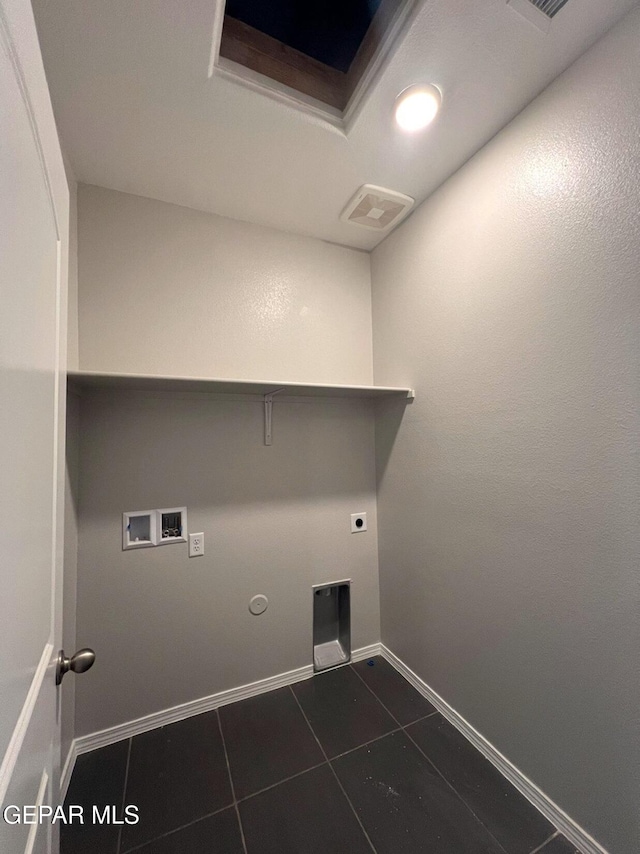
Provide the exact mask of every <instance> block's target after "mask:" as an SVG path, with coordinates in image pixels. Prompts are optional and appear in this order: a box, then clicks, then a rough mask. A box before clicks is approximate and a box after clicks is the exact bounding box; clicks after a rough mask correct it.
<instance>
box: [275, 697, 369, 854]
mask: <svg viewBox="0 0 640 854" xmlns="http://www.w3.org/2000/svg"><path fill="white" fill-rule="evenodd" d="M289 690H290V691H291V693H292V694H293V699H294V700H295V701H296V703H297V704H298V708H299V709H300V712H301V714H302V717H303V718H304V719H305V721H306V722H307V726H308V727H309V729H310V730H311V734H312V735H313V737H314V738H315V740H316V741H317V743H318V747H319V748H320V750H321V751H322V755H323V756H324V758H325V759H326V761H327V764H328V765H329V768H330V769H331V773H332V774H333V777H334V779H335V781H336V783H337V784H338V786H339V787H340V791H341V792H342V794H343V795H344V796H345V798H346V801H347V803H348V804H349V807H350V808H351V812H352V813H353V814H354V816H355V819H356V821H357V822H358V824H359V825H360V830H361V831H362V832H363V833H364V835H365V838H366V840H367V842H368V843H369V846H370V847H371V850H372V851H373V854H377V851H376V849H375V847H374V845H373V842H372V841H371V839H370V838H369V834H368V833H367V831H366V830H365V828H364V824H363V823H362V821H361V820H360V816H359V815H358V813H357V812H356V809H355V807H354V806H353V804H352V803H351V799H350V797H349V795H348V794H347V793H346V792H345V789H344V786H343V785H342V783H341V782H340V778H339V777H338V775H337V774H336V771H335V768H334V767H333V765H332V764H331V762H330V761H329V757H328V756H327V752H326V750H325V749H324V747H323V746H322V744H321V743H320V739H319V738H318V736H317V735H316V733H315V730H314V728H313V727H312V726H311V722H310V721H309V718H308V717H307V716H306V714H305V711H304V709H303V708H302V705H301V703H300V700H298V698H297V697H296V694H295V691H294V690H293V688H292V687H291V685H289Z"/></svg>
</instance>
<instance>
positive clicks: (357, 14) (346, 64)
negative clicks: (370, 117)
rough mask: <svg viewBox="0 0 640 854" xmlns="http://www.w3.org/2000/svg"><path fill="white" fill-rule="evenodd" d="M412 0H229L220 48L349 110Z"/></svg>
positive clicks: (225, 54)
mask: <svg viewBox="0 0 640 854" xmlns="http://www.w3.org/2000/svg"><path fill="white" fill-rule="evenodd" d="M406 6H408V2H407V0H269V2H268V3H265V2H264V0H227V2H226V7H225V15H224V21H223V27H222V37H221V42H220V56H221V57H223V58H224V59H228V60H231V61H232V62H235V63H238V64H240V65H242V66H244V67H245V68H248V69H250V70H252V71H254V72H257V73H258V74H262V75H264V76H265V77H269V78H270V79H271V80H274V81H276V82H277V83H280V84H283V85H284V86H287V87H289V88H290V89H294V90H295V91H297V92H300V93H302V94H303V95H307V96H309V97H311V98H315V99H316V100H318V101H321V102H322V103H323V104H327V105H328V106H330V107H333V108H335V109H337V110H340V111H343V110H344V109H345V107H346V106H347V104H348V102H349V99H350V98H351V96H352V95H353V93H354V91H355V89H356V87H357V85H358V83H359V82H360V80H361V79H362V77H363V75H364V73H365V71H366V70H367V69H368V67H369V65H370V63H371V61H372V59H373V58H374V57H375V56H376V53H377V52H378V50H379V48H380V47H381V45H382V44H383V42H384V41H385V37H386V36H387V35H388V33H389V31H390V29H391V27H392V26H393V25H394V23H395V22H396V21H397V20H398V15H399V14H400V12H401V10H403V8H404V7H406Z"/></svg>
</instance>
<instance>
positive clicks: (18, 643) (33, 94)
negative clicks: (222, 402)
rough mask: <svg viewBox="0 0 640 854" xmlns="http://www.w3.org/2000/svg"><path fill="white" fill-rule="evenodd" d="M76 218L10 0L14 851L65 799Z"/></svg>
mask: <svg viewBox="0 0 640 854" xmlns="http://www.w3.org/2000/svg"><path fill="white" fill-rule="evenodd" d="M68 210H69V198H68V189H67V184H66V180H65V175H64V168H63V163H62V157H61V153H60V147H59V144H58V139H57V135H56V130H55V123H54V120H53V113H52V109H51V104H50V101H49V94H48V90H47V86H46V81H45V76H44V69H43V67H42V60H41V57H40V50H39V47H38V39H37V35H36V29H35V23H34V20H33V14H32V11H31V5H30V3H29V2H28V0H0V761H1V763H2V764H1V765H0V804H1V805H2V806H1V808H2V813H0V851H1V852H2V854H18V852H20V854H23V852H38V854H41V852H43V854H44V852H47V854H49V852H52V851H56V850H57V838H56V833H55V832H54V831H52V826H51V823H50V822H45V823H44V824H37V823H36V824H24V823H22V821H21V822H20V823H19V824H13V823H9V822H10V821H13V820H14V819H15V816H16V811H14V810H7V809H6V808H7V807H8V806H10V805H16V806H19V807H24V806H25V805H38V804H39V803H42V804H45V805H51V804H54V805H55V804H56V801H57V799H58V786H59V782H58V778H59V767H60V728H59V721H58V716H59V708H58V706H59V703H58V700H57V695H58V694H59V691H57V690H56V687H55V660H56V657H57V653H58V649H59V647H60V638H61V599H62V597H61V592H62V561H61V556H62V531H63V527H62V513H63V506H62V501H63V494H64V493H63V485H64V479H63V477H62V474H63V468H62V467H63V466H64V445H63V443H64V423H65V422H64V405H65V384H64V383H65V371H66V358H65V350H66V274H67V257H66V256H67V243H68ZM71 652H73V651H71ZM68 678H70V677H68ZM27 817H28V818H29V815H28V816H27ZM22 818H23V817H22ZM6 819H8V820H9V821H7V820H6Z"/></svg>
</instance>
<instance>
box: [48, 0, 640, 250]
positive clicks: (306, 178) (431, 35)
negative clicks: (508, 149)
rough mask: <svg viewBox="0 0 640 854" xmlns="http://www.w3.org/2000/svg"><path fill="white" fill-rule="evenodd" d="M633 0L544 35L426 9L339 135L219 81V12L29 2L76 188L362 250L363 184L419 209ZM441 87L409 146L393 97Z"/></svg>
mask: <svg viewBox="0 0 640 854" xmlns="http://www.w3.org/2000/svg"><path fill="white" fill-rule="evenodd" d="M636 2H637V0H569V2H568V4H567V5H566V6H565V7H564V8H563V9H562V10H561V11H560V12H559V14H558V15H557V16H556V17H555V18H554V19H553V21H552V23H551V28H550V30H549V32H548V33H546V34H545V33H543V32H541V31H540V30H539V29H537V28H536V27H535V26H534V25H532V24H531V23H530V22H529V21H527V20H526V19H525V18H524V17H522V16H521V15H519V14H518V13H517V12H516V11H514V9H513V8H512V7H511V6H510V5H508V4H507V3H506V2H505V0H424V2H421V3H419V4H418V9H417V11H416V12H415V14H414V17H413V18H412V21H411V24H410V26H409V28H408V30H407V32H406V33H405V34H404V35H403V37H402V38H401V40H400V41H399V43H398V44H397V45H396V48H395V50H394V53H393V56H392V57H391V59H390V61H389V62H388V64H387V65H386V67H385V68H384V70H383V71H382V73H381V75H380V76H379V78H378V79H377V81H376V83H375V85H374V86H373V87H372V89H371V90H370V92H369V95H368V97H367V99H366V101H365V102H364V106H363V108H362V110H361V111H360V113H359V115H358V117H357V119H356V120H355V122H354V124H353V126H352V127H351V128H350V129H349V131H348V132H347V133H345V132H344V130H341V129H339V128H337V127H335V126H333V125H331V124H330V123H328V122H324V121H323V120H322V119H320V118H318V117H314V116H312V115H309V114H308V113H306V112H303V111H300V110H297V109H295V108H292V107H291V106H290V105H287V104H284V103H281V102H278V101H276V100H273V99H271V98H269V97H267V96H265V95H264V94H261V93H258V92H256V91H252V90H250V89H248V88H246V87H244V86H242V85H241V84H239V83H238V82H235V81H232V80H229V79H227V78H225V77H222V76H221V75H218V74H214V76H213V77H211V78H209V77H208V68H209V61H210V54H211V40H212V31H213V25H214V20H215V18H216V13H217V14H218V15H219V14H220V11H221V10H220V4H219V3H218V2H216V0H188V1H187V2H176V0H135V2H132V0H107V2H105V0H34V7H35V11H36V19H37V23H38V29H39V33H40V39H41V44H42V49H43V55H44V60H45V67H46V70H47V76H48V79H49V83H50V87H51V91H52V97H53V103H54V108H55V112H56V117H57V121H58V126H59V130H60V133H61V137H62V140H63V145H64V147H65V149H66V154H67V157H68V158H69V160H70V162H71V165H72V168H73V170H74V172H75V174H76V177H77V178H78V180H79V181H82V182H85V183H90V184H99V185H102V186H104V187H110V188H112V189H116V190H123V191H126V192H129V193H135V194H138V195H142V196H149V197H151V198H155V199H161V200H163V201H167V202H174V203H176V204H180V205H186V206H188V207H192V208H197V209H199V210H204V211H211V212H214V213H218V214H222V215H224V216H228V217H233V218H235V219H240V220H247V221H250V222H255V223H261V224H263V225H269V226H273V227H275V228H279V229H283V230H285V231H293V232H299V233H302V234H308V235H313V236H315V237H319V238H322V239H325V240H330V241H334V242H336V243H342V244H345V245H349V246H354V247H359V248H362V249H371V248H373V247H374V246H375V245H376V244H377V243H378V242H379V241H380V240H381V239H382V236H384V235H382V236H381V235H380V234H377V233H376V232H371V231H367V230H365V229H361V228H358V227H357V226H354V225H349V224H347V223H344V222H341V221H340V219H339V215H340V212H341V211H342V209H343V207H344V206H345V204H346V202H347V201H348V200H349V199H350V198H351V196H352V195H353V193H354V191H355V190H356V189H358V188H359V187H360V185H361V184H365V183H370V184H378V185H381V186H383V187H388V188H390V189H392V190H397V191H399V192H401V193H406V194H407V195H410V196H413V197H414V198H415V199H416V200H417V201H418V202H420V201H422V200H424V199H425V198H426V197H427V196H428V195H429V194H430V193H431V192H432V191H433V190H434V189H435V188H436V187H438V186H439V185H440V184H441V183H442V182H443V181H444V180H445V179H446V178H447V177H448V176H449V175H451V174H452V173H453V172H454V171H455V170H456V169H457V168H459V167H460V166H461V165H462V164H463V163H464V162H465V161H466V160H468V158H469V157H470V156H471V155H472V154H473V153H474V152H475V151H477V150H478V149H479V148H480V147H481V146H482V145H483V144H484V143H485V142H487V140H489V139H490V138H491V137H492V136H493V135H494V134H495V133H496V132H497V131H498V130H499V129H500V128H502V127H503V126H504V125H505V124H506V123H507V122H508V121H509V120H510V119H511V118H512V117H513V116H515V115H516V113H518V112H519V111H520V110H521V109H522V108H523V107H524V106H525V105H526V104H527V103H528V102H529V101H531V100H532V99H533V98H534V97H535V96H536V95H537V94H538V93H539V92H540V91H541V90H542V89H543V88H544V87H545V86H547V85H548V84H549V83H550V82H551V80H553V79H554V77H556V76H557V75H558V74H559V73H560V72H561V71H563V70H564V69H565V68H566V67H567V66H568V65H569V64H570V63H571V62H572V61H573V60H575V59H576V58H577V57H578V56H579V55H580V54H581V53H582V52H583V51H584V50H585V49H586V48H587V47H588V46H589V45H590V44H591V43H593V42H594V41H595V40H596V38H598V37H599V36H600V35H601V34H602V33H604V32H605V31H606V30H607V29H608V28H609V27H610V26H611V25H612V24H613V23H614V22H615V21H617V20H618V19H619V18H620V17H621V16H622V15H623V14H624V13H625V12H626V11H627V10H629V9H630V8H631V7H633V6H634V5H636ZM421 81H428V82H432V83H435V84H437V85H438V86H439V87H440V89H441V90H442V92H443V106H442V110H441V113H440V115H439V116H438V118H437V120H436V122H435V123H434V125H432V126H431V127H430V128H429V129H428V130H427V131H426V132H424V133H422V134H421V135H418V136H413V137H408V136H405V135H403V134H402V133H401V132H400V131H398V130H396V129H395V127H394V125H393V123H392V115H391V111H392V106H393V102H394V99H395V96H396V95H397V93H398V92H400V91H401V90H402V89H404V88H405V87H406V86H408V85H410V84H412V83H415V82H421Z"/></svg>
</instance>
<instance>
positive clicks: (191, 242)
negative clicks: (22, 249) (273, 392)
mask: <svg viewBox="0 0 640 854" xmlns="http://www.w3.org/2000/svg"><path fill="white" fill-rule="evenodd" d="M78 217H79V219H78V244H79V248H78V252H79V259H78V264H79V276H80V291H79V315H80V320H79V340H80V345H79V347H80V367H81V368H82V369H83V370H88V371H121V372H124V373H142V374H170V375H174V376H181V375H184V376H205V377H223V378H231V379H266V380H272V379H275V380H290V381H292V382H296V381H300V382H315V383H345V384H347V385H349V384H354V385H359V384H363V385H367V384H370V383H371V380H372V377H373V366H372V354H371V278H370V267H369V256H368V255H367V254H366V253H364V252H359V251H357V250H355V249H346V248H344V247H342V246H334V245H332V244H329V243H324V242H323V241H322V240H315V239H314V238H311V237H300V236H298V235H293V234H285V233H283V232H280V231H275V230H273V229H271V228H263V227H261V226H257V225H249V224H248V223H244V222H237V221H236V220H232V219H225V218H224V217H221V216H215V215H213V214H207V213H201V212H199V211H194V210H190V209H189V208H182V207H179V206H178V205H170V204H166V203H164V202H158V201H154V200H153V199H144V198H141V197H140V196H132V195H129V194H127V193H118V192H115V191H113V190H106V189H103V188H101V187H89V186H86V185H82V184H81V185H80V186H79V187H78Z"/></svg>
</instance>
